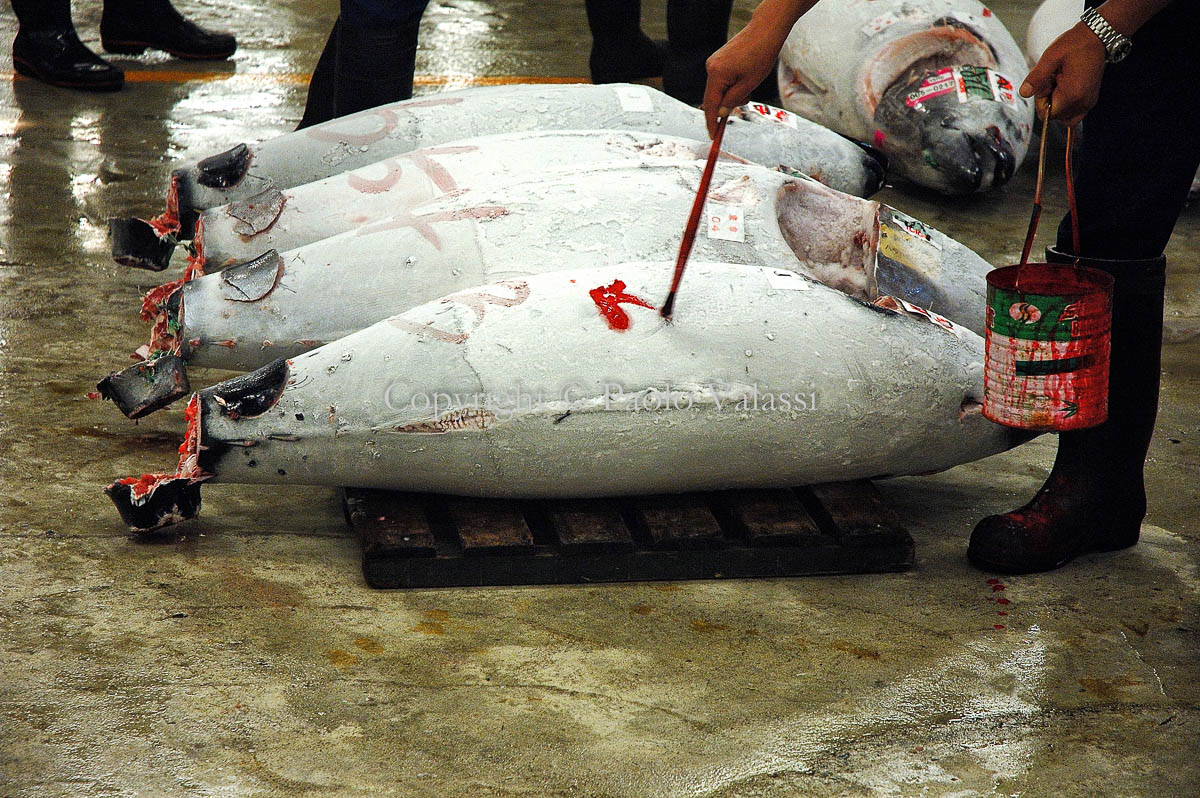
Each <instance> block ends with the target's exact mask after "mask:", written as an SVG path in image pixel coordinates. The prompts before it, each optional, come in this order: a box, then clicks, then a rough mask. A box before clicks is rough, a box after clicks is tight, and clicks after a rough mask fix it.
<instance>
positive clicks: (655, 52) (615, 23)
mask: <svg viewBox="0 0 1200 798" xmlns="http://www.w3.org/2000/svg"><path fill="white" fill-rule="evenodd" d="M585 5H586V6H587V19H588V28H590V29H591V31H592V53H591V55H590V56H589V57H588V67H589V69H590V70H591V73H592V83H624V82H626V81H630V80H645V79H646V78H656V77H658V76H659V75H661V74H662V73H663V61H664V60H665V59H666V55H667V48H666V47H665V46H664V45H663V44H661V43H660V42H656V41H654V40H653V39H651V38H650V37H649V36H647V35H646V34H645V33H643V32H642V0H587V2H586V3H585Z"/></svg>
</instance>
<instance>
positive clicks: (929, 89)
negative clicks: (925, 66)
mask: <svg viewBox="0 0 1200 798" xmlns="http://www.w3.org/2000/svg"><path fill="white" fill-rule="evenodd" d="M957 81H958V75H957V73H956V72H955V70H954V69H952V68H950V67H946V68H945V69H939V70H938V71H937V72H934V73H932V74H929V75H926V76H925V79H924V80H922V81H921V84H920V85H919V86H917V88H915V89H913V90H912V91H910V92H909V93H908V96H906V97H905V98H904V104H905V105H907V106H908V107H909V108H914V107H916V106H918V105H920V104H921V103H923V102H924V101H925V100H931V99H933V98H934V97H940V96H942V95H943V94H949V93H950V92H952V91H954V90H955V88H956V84H957Z"/></svg>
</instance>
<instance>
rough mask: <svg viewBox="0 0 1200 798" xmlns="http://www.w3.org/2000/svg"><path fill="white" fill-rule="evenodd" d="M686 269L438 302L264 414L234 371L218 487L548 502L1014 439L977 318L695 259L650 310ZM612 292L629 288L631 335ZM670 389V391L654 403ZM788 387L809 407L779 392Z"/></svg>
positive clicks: (383, 331) (823, 478)
mask: <svg viewBox="0 0 1200 798" xmlns="http://www.w3.org/2000/svg"><path fill="white" fill-rule="evenodd" d="M672 268H673V266H672V264H671V263H670V262H662V263H634V264H621V265H615V266H614V265H610V266H605V267H600V268H594V269H573V270H565V271H558V272H550V273H546V274H541V275H534V276H531V277H529V278H528V279H524V280H519V281H516V280H514V281H505V282H502V283H497V284H493V285H488V286H482V287H476V288H473V289H468V290H467V291H465V292H460V293H459V294H458V295H456V296H453V297H448V298H444V299H443V300H439V301H434V302H430V303H427V304H425V305H422V306H420V307H417V308H414V309H412V310H410V311H407V312H406V313H403V314H401V315H399V316H396V317H392V318H390V319H388V320H385V321H382V322H380V323H378V324H376V325H373V326H372V327H369V328H367V329H365V330H362V331H359V332H357V333H355V334H353V335H351V336H348V337H346V338H344V339H342V340H339V341H336V342H333V343H331V344H328V345H326V346H323V347H320V348H318V349H315V350H312V351H310V352H307V353H305V354H303V355H300V356H298V357H296V358H294V359H292V360H291V361H290V362H289V363H288V364H287V372H286V385H285V386H284V387H283V390H282V393H281V394H279V395H278V399H277V400H274V403H273V404H271V405H270V406H269V407H265V408H264V407H258V408H256V410H255V413H254V415H252V416H247V415H245V414H241V413H230V412H228V410H227V406H228V405H230V404H231V400H229V399H222V394H223V393H225V392H228V391H229V390H230V389H227V388H226V387H225V386H226V384H224V383H222V384H218V385H216V386H214V387H213V388H211V389H208V390H207V391H205V392H204V393H202V394H201V402H200V408H201V422H200V423H201V428H202V434H201V436H200V441H201V442H202V448H201V451H200V455H199V466H200V468H201V470H202V472H203V473H204V474H205V475H210V474H211V475H212V481H214V482H257V483H284V482H295V483H301V484H320V485H353V486H361V487H374V488H385V489H393V490H416V491H434V492H443V493H454V494H462V495H473V496H501V497H529V498H539V497H561V496H594V495H618V494H641V493H660V492H683V491H693V490H708V489H722V488H735V487H744V488H759V487H784V486H790V485H798V484H810V483H819V482H828V481H842V480H849V479H857V478H864V477H877V476H884V475H899V474H913V473H926V472H930V471H936V470H941V469H945V468H949V467H951V466H953V465H955V464H958V463H962V462H967V461H969V460H974V459H978V458H981V457H985V456H988V455H990V454H994V453H997V452H1000V451H1003V450H1004V449H1006V448H1009V447H1010V446H1012V445H1015V443H1017V442H1018V441H1017V439H1016V438H1015V437H1014V436H1013V435H1012V433H1011V431H1009V430H1007V429H1006V428H1003V427H1000V426H998V425H996V424H993V423H992V422H990V421H987V420H986V419H984V418H983V416H982V414H980V413H979V412H978V411H977V408H976V405H977V403H978V401H979V398H980V397H981V396H982V390H983V383H982V379H983V376H982V375H983V341H982V339H980V338H979V337H978V336H977V335H975V334H974V333H971V332H970V331H967V330H959V331H958V332H957V334H955V333H951V332H948V331H947V330H945V329H942V328H941V327H938V326H936V325H933V324H930V323H928V322H927V321H924V320H921V319H918V318H913V317H911V316H908V315H904V314H899V313H893V312H891V311H888V310H884V309H882V308H879V307H872V306H870V305H868V304H867V303H864V302H861V301H858V300H855V299H853V298H851V297H848V296H846V295H844V294H842V293H840V292H837V291H834V290H832V289H829V288H827V287H825V286H822V285H819V284H815V283H811V282H809V281H803V278H799V279H800V280H802V281H803V282H804V287H803V288H799V286H797V285H793V286H791V287H790V288H781V287H779V286H778V285H775V284H773V283H772V282H771V275H770V272H771V270H770V269H764V268H757V267H747V266H744V265H730V264H710V263H700V262H697V263H693V264H691V265H690V266H689V270H688V274H687V277H686V279H685V281H684V286H683V289H682V291H681V293H680V300H679V304H678V305H677V311H676V316H675V320H674V323H672V324H667V323H665V322H664V321H663V320H662V319H661V318H660V317H659V316H658V314H657V311H656V310H655V308H654V307H653V305H654V303H656V302H658V301H661V298H662V295H663V294H664V293H665V291H666V286H667V284H668V282H669V279H670V275H671V271H672ZM617 289H619V292H618V291H617ZM597 290H600V291H601V292H603V291H606V290H608V291H609V294H608V295H609V296H617V297H626V299H624V300H623V301H624V304H622V305H621V306H620V308H621V310H622V312H624V313H626V314H627V319H626V321H627V326H628V329H624V330H621V329H618V327H619V325H616V324H613V323H612V320H611V318H610V319H607V320H606V317H605V315H604V314H603V313H602V312H601V307H600V303H599V302H598V301H596V297H597V293H596V291H597ZM481 296H488V297H495V298H503V299H507V300H508V301H494V302H489V303H488V304H485V305H480V304H479V302H478V301H477V300H478V298H479V297H481ZM445 299H449V300H450V301H445ZM633 299H639V300H643V301H644V300H649V301H648V302H644V304H646V305H650V306H651V307H644V306H642V304H639V303H638V302H635V301H633ZM479 307H484V308H486V309H485V310H484V312H483V313H482V315H480V313H479V312H478V308H479ZM271 369H274V371H273V372H271V373H273V374H275V375H278V374H279V369H280V366H279V365H275V366H268V367H265V370H264V374H265V373H266V370H271ZM257 375H258V373H257V372H256V373H255V374H251V375H247V377H243V378H241V379H242V380H243V381H244V382H245V383H247V384H252V383H254V382H255V381H256V380H259V379H260V378H259V376H257ZM261 379H262V380H268V377H267V376H263V377H262V378H261ZM269 379H280V378H279V377H278V376H274V377H270V378H269ZM280 384H281V385H282V383H280ZM668 384H669V385H670V386H672V387H671V390H672V391H675V394H674V397H675V398H673V399H672V404H673V405H674V407H671V408H666V409H659V410H657V411H656V410H652V409H650V408H649V407H648V405H649V397H650V394H649V393H648V391H649V390H650V389H655V390H657V391H658V396H659V398H660V400H661V399H662V397H663V396H665V395H667V394H666V391H667V386H668ZM611 386H620V387H621V392H620V394H619V395H618V392H617V391H616V390H615V389H614V388H612V387H611ZM714 386H715V387H714ZM752 386H756V389H757V392H758V393H757V395H758V397H759V404H758V409H757V410H755V409H752V406H751V404H750V403H751V399H750V398H749V397H750V396H752V395H753V394H752V391H753V390H754V388H752ZM255 390H256V391H257V394H256V395H273V394H272V389H271V388H270V387H269V386H268V387H262V386H260V387H259V388H256V389H255ZM518 390H519V391H521V392H523V394H524V395H526V396H528V397H530V399H529V401H527V402H525V403H524V404H522V401H523V400H520V399H518V398H516V396H515V391H518ZM539 391H540V393H541V395H542V397H543V401H542V402H534V401H533V397H535V396H536V395H537V393H538V392H539ZM789 393H790V394H792V396H796V395H798V394H799V395H804V394H815V400H814V401H813V402H812V404H815V408H806V409H804V410H798V409H795V408H793V409H791V410H784V409H781V408H780V407H778V406H777V407H775V408H774V409H771V410H768V409H767V408H766V406H765V405H766V399H765V397H766V396H767V395H771V396H772V397H773V400H774V397H776V396H779V395H780V394H789ZM439 394H441V395H445V396H446V400H445V402H443V401H442V400H441V399H438V398H436V396H437V395H439ZM455 394H458V395H459V400H458V401H457V402H456V401H454V400H453V399H452V397H453V396H454V395H455ZM606 396H608V397H609V400H608V401H607V403H606V399H605V397H606ZM420 397H425V398H426V399H428V401H424V402H423V401H421V400H420ZM489 397H490V398H491V399H490V400H489ZM685 397H687V398H688V399H690V401H691V409H686V405H687V401H686V400H685ZM739 397H741V400H744V402H745V404H744V406H742V407H740V408H739V407H738V403H739ZM718 399H719V401H718ZM635 408H637V412H634V409H635ZM443 411H444V412H443ZM483 411H488V412H483Z"/></svg>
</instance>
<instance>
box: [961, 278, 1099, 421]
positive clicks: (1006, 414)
mask: <svg viewBox="0 0 1200 798" xmlns="http://www.w3.org/2000/svg"><path fill="white" fill-rule="evenodd" d="M1112 284H1113V279H1112V276H1111V275H1108V274H1106V273H1104V272H1102V271H1098V270H1096V269H1088V268H1084V267H1081V266H1060V265H1055V264H1048V263H1029V264H1026V265H1024V266H1008V267H1005V268H1003V269H996V270H995V271H993V272H991V273H989V274H988V276H987V286H988V288H987V320H986V330H985V332H986V347H987V348H986V355H985V367H984V374H983V414H984V415H985V416H986V417H987V418H989V419H991V420H992V421H995V422H996V423H998V424H1003V425H1005V426H1008V427H1017V428H1020V429H1028V430H1037V431H1041V432H1062V431H1065V430H1073V429H1086V428H1087V427H1094V426H1096V425H1097V424H1101V423H1103V422H1104V420H1105V419H1106V418H1107V417H1108V350H1109V341H1110V329H1111V325H1112Z"/></svg>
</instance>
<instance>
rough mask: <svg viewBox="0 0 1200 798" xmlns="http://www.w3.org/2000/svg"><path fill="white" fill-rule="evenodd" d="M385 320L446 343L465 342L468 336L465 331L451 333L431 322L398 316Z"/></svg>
mask: <svg viewBox="0 0 1200 798" xmlns="http://www.w3.org/2000/svg"><path fill="white" fill-rule="evenodd" d="M387 322H388V324H390V325H392V326H393V327H395V328H397V329H400V330H405V331H407V332H411V333H416V334H417V335H428V336H430V337H431V338H433V339H434V340H435V341H444V342H445V343H448V344H461V343H465V342H466V340H467V338H469V337H470V336H469V335H468V334H467V333H452V332H448V331H446V330H439V329H438V328H437V327H434V326H433V325H431V324H417V323H415V322H411V321H409V320H408V319H404V318H400V317H399V316H397V317H396V318H393V319H388V320H387Z"/></svg>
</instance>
